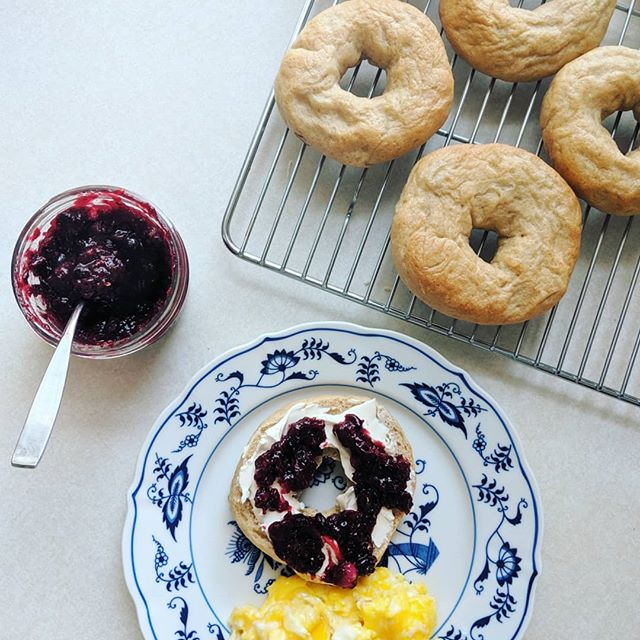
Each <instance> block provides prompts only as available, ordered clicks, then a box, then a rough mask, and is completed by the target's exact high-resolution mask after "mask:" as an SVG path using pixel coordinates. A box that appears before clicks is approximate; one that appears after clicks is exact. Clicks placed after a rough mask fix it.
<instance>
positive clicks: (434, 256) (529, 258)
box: [391, 144, 582, 324]
mask: <svg viewBox="0 0 640 640" xmlns="http://www.w3.org/2000/svg"><path fill="white" fill-rule="evenodd" d="M581 226H582V214H581V209H580V204H579V202H578V199H577V198H576V196H575V195H574V193H573V192H572V191H571V189H570V188H569V186H568V185H567V184H566V183H565V181H564V180H563V179H562V178H561V177H560V176H559V175H558V174H557V173H556V172H555V171H554V170H553V169H552V168H551V167H550V166H549V165H547V164H546V163H545V162H543V161H542V160H541V159H540V158H538V157H537V156H535V155H533V154H531V153H529V152H528V151H524V150H523V149H518V148H515V147H510V146H508V145H503V144H487V145H456V146H451V147H445V148H444V149H439V150H438V151H435V152H434V153H431V154H429V155H428V156H425V157H424V158H422V159H421V160H420V161H419V162H418V163H417V164H416V165H415V167H414V168H413V170H412V172H411V174H410V175H409V180H408V182H407V184H406V186H405V188H404V190H403V192H402V195H401V196H400V200H399V202H398V205H397V207H396V212H395V216H394V219H393V224H392V229H391V246H392V253H393V259H394V263H395V266H396V269H397V271H398V273H399V274H400V277H401V278H402V280H403V281H404V282H405V284H406V285H407V287H408V288H409V289H410V290H411V291H412V292H413V293H414V294H415V295H416V296H417V297H418V298H420V299H421V300H423V301H424V302H425V303H427V304H428V305H430V306H431V307H433V308H434V309H436V310H437V311H440V312H442V313H445V314H447V315H450V316H452V317H454V318H458V319H460V320H467V321H469V322H474V323H478V324H514V323H517V322H523V321H524V320H528V319H529V318H532V317H534V316H536V315H539V314H541V313H544V312H545V311H547V310H548V309H550V308H551V307H552V306H553V305H555V304H556V303H557V302H558V301H559V300H560V298H561V297H562V295H563V294H564V292H565V290H566V288H567V284H568V282H569V278H570V276H571V272H572V271H573V267H574V265H575V262H576V260H577V257H578V252H579V249H580V230H581ZM474 228H478V229H489V230H493V231H495V232H496V233H497V234H498V236H499V240H498V249H497V252H496V254H495V256H494V258H493V260H492V261H491V262H490V263H487V262H485V261H484V260H482V258H480V257H479V256H477V255H476V254H475V253H474V251H473V249H472V248H471V247H470V245H469V236H470V234H471V231H472V230H473V229H474Z"/></svg>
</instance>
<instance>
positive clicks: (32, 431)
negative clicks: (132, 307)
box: [11, 304, 83, 469]
mask: <svg viewBox="0 0 640 640" xmlns="http://www.w3.org/2000/svg"><path fill="white" fill-rule="evenodd" d="M82 306H83V305H82V304H79V305H78V306H77V307H76V308H75V309H74V310H73V313H72V314H71V317H70V318H69V322H68V323H67V326H66V327H65V330H64V333H63V334H62V338H60V342H59V343H58V346H57V347H56V350H55V352H54V354H53V357H52V358H51V361H50V362H49V366H48V367H47V370H46V371H45V373H44V376H43V377H42V382H41V383H40V386H39V387H38V391H36V396H35V398H34V399H33V403H32V404H31V409H30V410H29V415H28V416H27V419H26V420H25V423H24V426H23V427H22V432H21V433H20V438H18V444H16V448H15V450H14V452H13V457H12V458H11V464H12V465H13V466H14V467H28V468H30V469H33V468H35V467H36V466H37V464H38V462H40V458H41V457H42V454H43V453H44V450H45V448H46V446H47V442H49V436H50V435H51V431H52V429H53V425H54V423H55V421H56V416H57V415H58V409H59V408H60V402H61V401H62V392H63V391H64V385H65V382H66V380H67V370H68V368H69V358H70V356H71V345H72V344H73V336H74V334H75V332H76V325H77V324H78V318H79V317H80V312H81V311H82Z"/></svg>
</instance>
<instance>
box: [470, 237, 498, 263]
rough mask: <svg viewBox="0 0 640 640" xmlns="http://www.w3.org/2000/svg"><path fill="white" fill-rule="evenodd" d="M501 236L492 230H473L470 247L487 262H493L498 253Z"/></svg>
mask: <svg viewBox="0 0 640 640" xmlns="http://www.w3.org/2000/svg"><path fill="white" fill-rule="evenodd" d="M499 240H500V236H498V234H497V233H496V232H495V231H492V230H491V229H472V231H471V235H470V236H469V245H470V247H471V248H472V249H473V252H474V253H475V254H477V255H478V256H479V257H480V258H482V260H484V261H485V262H491V261H492V260H493V258H494V256H495V255H496V251H498V241H499Z"/></svg>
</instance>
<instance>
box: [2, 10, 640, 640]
mask: <svg viewBox="0 0 640 640" xmlns="http://www.w3.org/2000/svg"><path fill="white" fill-rule="evenodd" d="M301 5H302V2H300V1H296V2H293V1H291V0H288V1H284V0H281V1H280V2H267V1H266V0H261V1H257V0H256V1H253V2H249V1H244V0H242V1H238V2H233V3H227V2H216V1H214V0H208V1H205V0H194V1H193V2H190V3H176V2H165V1H164V0H162V1H159V0H154V1H153V2H152V1H151V0H138V1H137V2H135V3H129V2H124V1H122V2H109V3H88V2H83V3H81V2H76V3H71V2H63V3H60V2H44V1H41V2H35V1H25V2H22V3H15V4H13V3H11V4H9V3H5V4H4V6H3V7H2V8H0V86H2V87H3V91H2V92H1V93H0V113H1V114H2V117H1V118H0V141H1V143H0V145H1V146H0V148H1V149H2V153H1V154H0V206H1V209H0V212H1V213H0V215H1V216H2V218H1V220H2V227H3V233H2V234H1V236H0V255H1V256H2V261H3V264H4V276H3V277H2V279H1V280H0V305H1V306H0V311H1V313H0V335H1V336H2V338H3V347H2V365H3V366H2V373H1V374H0V375H1V382H2V390H3V400H2V429H1V431H0V485H1V486H2V488H3V490H2V498H3V508H2V513H3V517H2V518H0V540H2V551H1V553H0V580H1V581H2V582H1V584H2V588H1V591H0V592H1V593H2V594H3V598H2V607H1V608H0V629H1V630H2V631H1V632H0V636H1V637H2V638H6V639H8V640H13V639H15V640H17V639H18V638H19V639H20V640H23V639H25V638H26V639H29V640H31V639H35V638H47V639H48V640H63V639H64V640H68V639H69V638H110V639H113V640H119V639H125V638H127V639H128V638H132V639H133V638H139V637H140V634H139V631H138V628H137V622H136V617H135V612H134V608H133V605H132V603H131V600H130V599H129V596H128V593H127V591H126V588H125V586H124V581H123V577H122V570H121V561H120V535H121V528H122V524H123V521H124V516H125V505H126V503H125V492H126V489H127V487H128V486H129V483H130V481H131V479H132V474H133V470H134V465H135V461H136V457H137V454H138V450H139V447H140V445H141V443H142V441H143V439H144V437H145V435H146V433H147V430H148V429H149V427H150V426H151V424H152V422H153V421H154V419H155V418H156V417H157V415H158V413H159V412H160V411H161V410H162V409H163V408H164V406H165V405H166V404H167V403H168V402H169V401H170V400H171V399H172V398H173V397H175V396H176V395H177V394H178V393H179V392H180V390H181V388H182V387H183V385H184V384H185V383H186V382H187V380H188V379H189V378H190V376H191V375H192V374H193V373H194V372H195V371H196V370H197V369H199V368H200V367H201V366H203V365H204V364H206V362H207V361H209V360H210V359H212V358H213V357H215V355H216V354H218V353H219V352H221V351H223V350H225V349H227V348H229V347H232V346H234V345H236V344H239V343H242V342H245V341H248V340H250V339H252V338H253V337H255V336H256V335H257V334H259V333H262V332H265V331H270V330H275V329H281V328H284V327H286V326H288V325H290V324H294V323H297V322H305V321H314V320H322V319H340V320H348V321H352V322H358V323H361V324H365V325H372V326H381V327H386V328H392V329H397V330H400V331H405V332H409V333H411V334H412V335H414V336H417V337H420V338H422V339H424V340H425V341H426V342H427V343H428V344H430V345H431V346H433V347H434V348H436V349H438V350H439V351H441V352H442V353H443V355H445V356H446V357H447V358H449V359H450V360H452V361H453V362H454V363H456V364H457V365H459V366H462V367H464V368H465V369H467V371H469V373H470V374H471V375H472V376H473V377H474V378H475V379H476V380H477V381H478V382H479V383H480V384H481V385H482V386H484V387H485V388H486V389H487V390H488V391H489V393H491V394H492V395H493V396H494V397H495V398H496V400H498V402H499V403H500V404H501V405H502V406H503V408H504V409H505V411H506V412H507V413H508V415H509V416H510V417H511V419H512V421H513V422H514V424H515V425H516V427H517V428H518V431H519V434H520V437H521V439H522V441H523V444H524V447H525V450H526V454H527V458H528V459H529V462H530V464H531V466H532V468H533V470H534V473H535V475H536V478H537V480H538V484H539V486H540V491H541V494H542V499H543V509H544V520H545V534H544V540H543V566H542V576H541V578H540V581H539V585H538V592H537V598H536V605H535V611H534V614H533V618H532V621H531V626H530V627H529V631H528V633H527V634H526V637H527V639H528V640H547V638H555V637H558V636H561V637H563V638H567V639H573V638H576V639H579V638H596V637H609V638H611V637H627V638H633V637H637V634H638V623H639V622H640V619H639V614H638V607H637V601H636V597H635V594H636V591H637V584H638V580H639V579H640V516H639V512H638V508H637V505H638V495H640V472H639V471H638V463H637V460H638V458H639V456H640V432H639V425H638V422H639V418H640V412H639V410H638V409H637V408H633V407H631V406H628V405H624V404H622V403H620V402H617V401H614V400H610V399H607V398H605V397H603V396H601V395H598V394H595V393H593V392H590V391H588V390H586V389H581V388H578V387H577V386H575V385H571V384H569V383H566V382H562V381H560V380H557V379H555V378H552V377H550V376H547V375H545V374H542V373H539V372H536V371H533V370H531V369H529V368H525V367H523V366H522V365H518V364H516V363H512V362H510V361H507V360H505V359H502V358H499V357H497V356H490V355H487V354H484V353H479V352H478V351H476V350H474V349H472V348H470V347H467V346H463V345H459V344H454V343H452V342H450V341H447V340H445V339H442V338H439V337H436V336H434V335H432V334H430V333H425V332H421V331H420V330H417V329H415V328H410V327H409V326H407V325H405V324H403V323H401V322H394V321H391V320H390V319H388V318H386V317H385V316H383V315H381V314H378V313H375V312H373V311H368V310H366V309H363V308H361V307H358V306H356V305H353V304H350V303H348V302H346V301H343V300H340V299H338V298H336V297H334V296H331V295H330V294H327V293H323V292H319V291H315V290H312V289H311V288H309V287H307V286H304V285H302V284H298V283H293V282H291V281H289V280H286V279H284V278H281V277H277V276H275V275H273V274H271V273H267V272H264V271H262V270H260V269H258V268H256V267H252V266H250V265H247V264H245V263H243V262H241V261H239V260H237V259H235V258H233V257H232V256H231V255H230V254H229V253H228V252H227V251H226V250H225V248H224V247H223V245H222V243H221V241H220V238H219V224H220V220H221V217H222V213H223V210H224V207H225V205H226V202H227V199H228V197H229V194H230V192H231V189H232V186H233V183H234V180H235V177H236V175H237V173H238V171H239V168H240V165H241V162H242V159H243V157H244V153H245V151H246V148H247V146H248V143H249V140H250V137H251V134H252V132H253V128H254V124H255V122H256V120H257V118H258V115H259V112H260V110H261V108H262V105H263V103H264V100H265V97H266V95H267V92H268V90H269V86H270V84H271V81H272V79H273V76H274V73H275V71H276V68H277V65H278V62H279V59H280V57H281V55H282V53H283V51H284V49H285V46H286V43H287V41H288V39H289V35H290V33H291V30H292V28H293V26H294V23H295V21H296V19H297V16H298V13H299V10H300V7H301ZM96 182H98V183H107V184H109V183H110V184H116V185H121V186H125V187H127V188H129V189H131V190H133V191H135V192H138V193H140V194H142V195H144V196H146V197H148V198H149V199H150V200H151V201H152V202H154V203H155V204H156V205H157V206H158V207H159V208H160V209H161V210H163V211H164V212H165V213H166V214H167V215H168V216H169V217H170V218H172V219H173V221H174V222H175V223H176V225H177V226H178V228H179V229H180V231H181V232H182V234H183V237H184V240H185V243H186V245H187V249H188V251H189V254H190V257H191V262H192V279H191V286H190V292H189V295H188V298H187V303H186V306H185V309H184V312H183V315H182V316H181V318H180V321H179V323H178V325H177V326H176V327H175V329H174V330H173V331H172V332H171V334H170V335H169V336H168V337H167V338H166V339H165V340H163V341H162V342H161V343H160V344H159V345H157V346H156V347H153V348H150V349H147V350H145V351H144V352H142V353H140V354H137V355H134V356H130V357H128V358H125V359H122V360H115V361H111V362H88V361H80V360H77V359H76V360H74V361H73V362H72V364H71V371H70V375H69V384H68V387H67V393H66V396H65V399H64V402H63V407H62V410H61V412H60V416H59V419H58V423H57V426H56V429H55V432H54V434H53V437H52V440H51V443H50V445H49V448H48V451H47V453H46V454H45V457H44V459H43V461H42V463H41V464H40V466H39V468H38V469H37V470H35V471H30V470H22V469H12V468H11V467H10V466H9V460H10V456H11V452H12V451H13V447H14V445H15V442H16V438H17V436H18V434H19V431H20V427H21V425H22V423H23V421H24V418H25V415H26V413H27V411H28V408H29V405H30V403H31V400H32V398H33V394H34V392H35V390H36V388H37V385H38V382H39V380H40V377H41V376H42V373H43V371H44V369H45V367H46V364H47V362H48V360H49V358H50V357H51V349H50V348H49V347H48V346H47V345H45V344H44V343H43V342H41V341H40V340H39V339H38V338H37V337H36V336H35V334H33V333H32V332H31V330H30V329H29V328H28V326H27V325H26V323H25V322H24V320H23V318H22V316H21V315H20V313H19V311H18V308H17V307H16V305H15V303H14V301H13V297H12V294H11V290H10V285H9V269H8V266H9V260H10V255H11V251H12V248H13V243H14V241H15V239H16V237H17V235H18V233H19V231H20V229H21V227H22V225H23V224H24V222H25V221H26V219H27V217H28V216H30V215H31V214H32V213H33V212H34V211H35V210H36V209H37V208H38V207H39V206H40V205H42V204H43V203H44V202H45V201H46V200H47V199H48V198H49V197H50V196H52V195H54V194H56V193H59V192H60V191H62V190H64V189H67V188H70V187H74V186H79V185H82V184H87V183H96ZM167 637H172V636H171V634H169V635H168V636H167Z"/></svg>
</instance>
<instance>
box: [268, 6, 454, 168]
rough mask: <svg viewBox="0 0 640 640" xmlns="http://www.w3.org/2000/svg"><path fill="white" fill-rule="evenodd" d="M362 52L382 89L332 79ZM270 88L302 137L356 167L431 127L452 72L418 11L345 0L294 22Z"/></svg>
mask: <svg viewBox="0 0 640 640" xmlns="http://www.w3.org/2000/svg"><path fill="white" fill-rule="evenodd" d="M365 58H366V59H367V60H369V61H371V63H372V64H374V65H376V66H378V67H381V68H383V69H385V70H386V73H387V84H386V88H385V90H384V93H383V94H382V95H380V96H376V97H374V98H364V97H358V96H356V95H354V94H352V93H349V92H348V91H345V90H344V89H342V88H341V87H340V84H339V82H340V78H341V77H342V76H343V74H344V73H345V71H346V70H347V69H349V68H350V67H354V66H355V65H357V64H358V63H359V62H360V61H361V60H362V59H365ZM275 96H276V101H277V104H278V108H279V110H280V113H281V114H282V117H283V119H284V121H285V122H286V124H287V126H288V127H289V128H290V129H291V130H292V131H294V132H295V134H296V135H297V136H299V137H300V138H302V140H303V141H304V142H306V143H307V144H310V145H312V146H314V147H316V148H317V149H319V150H320V151H321V152H322V153H323V154H325V155H327V156H330V157H332V158H334V159H335V160H338V161H339V162H342V163H344V164H349V165H354V166H358V167H364V166H369V165H372V164H375V163H378V162H385V161H387V160H390V159H392V158H397V157H398V156H401V155H402V154H404V153H406V152H407V151H410V150H411V149H413V148H415V147H418V146H419V145H421V144H422V143H424V142H425V141H426V140H427V139H428V138H429V137H431V136H432V135H433V134H434V133H435V132H436V131H437V130H438V129H439V127H440V126H441V125H442V124H443V123H444V121H445V120H446V118H447V115H448V113H449V109H450V107H451V102H452V99H453V76H452V74H451V69H450V67H449V61H448V59H447V54H446V51H445V48H444V43H443V42H442V39H441V38H440V34H439V33H438V30H437V29H436V27H435V26H434V24H433V23H432V22H431V20H429V18H427V17H426V16H425V15H424V14H423V13H422V12H421V11H419V10H418V9H416V8H415V7H413V6H412V5H410V4H408V3H405V2H400V0H349V1H348V2H342V3H340V4H338V5H335V6H334V7H332V8H330V9H327V10H325V11H323V12H322V13H320V14H318V15H317V16H316V17H315V18H313V19H312V20H311V21H310V22H309V23H308V24H307V26H306V27H305V28H304V29H303V30H302V32H301V33H300V35H299V36H298V38H297V39H296V41H295V42H294V43H293V45H292V47H291V49H290V50H289V51H288V52H287V53H286V55H285V56H284V59H283V60H282V64H281V66H280V70H279V71H278V75H277V77H276V81H275Z"/></svg>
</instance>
